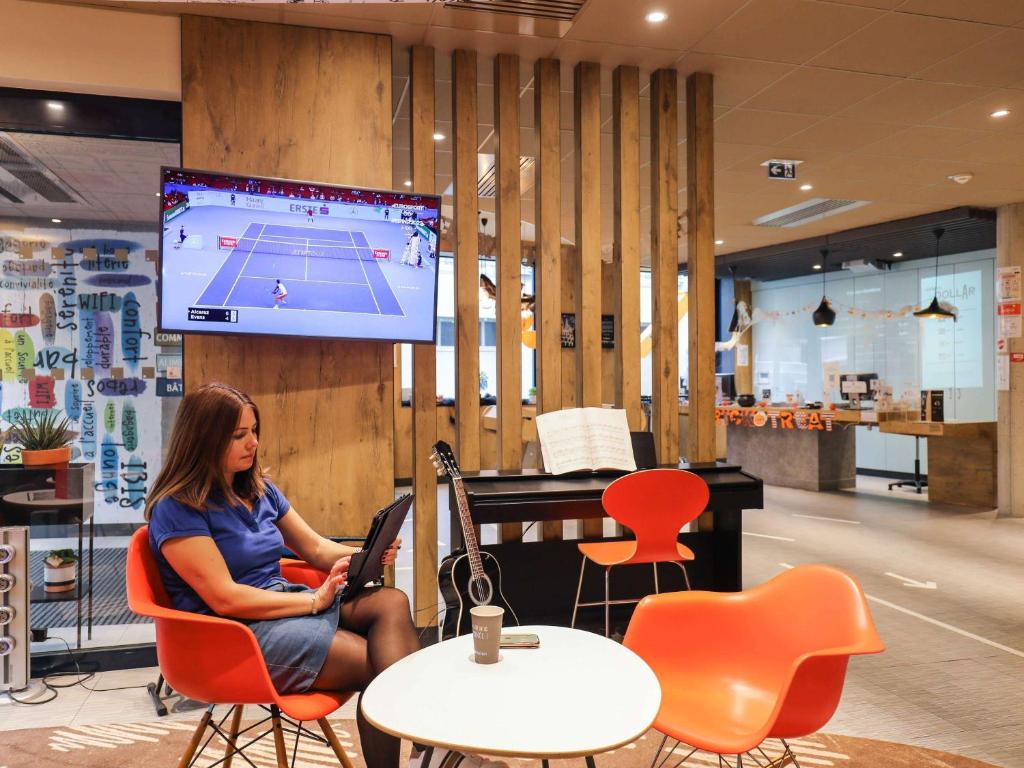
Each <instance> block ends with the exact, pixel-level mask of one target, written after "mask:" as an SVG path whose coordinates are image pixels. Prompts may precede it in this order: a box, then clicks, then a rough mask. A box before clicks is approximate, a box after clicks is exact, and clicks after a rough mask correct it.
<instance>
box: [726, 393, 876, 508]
mask: <svg viewBox="0 0 1024 768" xmlns="http://www.w3.org/2000/svg"><path fill="white" fill-rule="evenodd" d="M860 418H861V415H860V413H859V412H858V411H839V410H837V411H827V410H820V409H805V408H785V407H783V408H779V407H764V408H760V407H754V408H740V407H722V408H717V409H716V410H715V419H716V421H717V422H719V423H724V424H725V429H726V452H727V455H728V460H729V462H730V463H733V464H739V465H740V466H741V467H745V468H747V469H748V470H749V471H750V472H752V473H754V474H755V475H757V476H758V477H760V478H761V479H762V480H764V482H766V483H768V484H769V485H782V486H785V487H787V488H801V489H803V490H806V491H838V490H841V489H843V488H853V487H854V486H855V485H856V484H857V443H856V437H855V431H854V430H853V429H852V427H853V426H854V425H856V424H859V423H860Z"/></svg>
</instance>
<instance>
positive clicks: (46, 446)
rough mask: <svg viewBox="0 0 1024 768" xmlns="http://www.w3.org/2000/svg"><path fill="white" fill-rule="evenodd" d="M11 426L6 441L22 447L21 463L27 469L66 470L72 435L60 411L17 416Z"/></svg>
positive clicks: (19, 414) (68, 424)
mask: <svg viewBox="0 0 1024 768" xmlns="http://www.w3.org/2000/svg"><path fill="white" fill-rule="evenodd" d="M11 424H12V425H13V426H12V427H11V429H10V431H9V432H8V438H9V439H10V440H13V441H14V442H16V443H20V444H21V463H22V464H24V465H25V466H26V467H62V466H63V467H66V466H67V465H68V462H69V461H71V438H72V437H74V435H75V433H74V432H72V431H71V430H70V429H68V427H69V426H70V424H71V423H70V422H69V421H68V420H67V418H65V417H62V416H60V412H59V411H56V410H53V411H45V412H42V413H40V412H39V411H28V412H22V413H18V414H15V416H14V418H12V419H11Z"/></svg>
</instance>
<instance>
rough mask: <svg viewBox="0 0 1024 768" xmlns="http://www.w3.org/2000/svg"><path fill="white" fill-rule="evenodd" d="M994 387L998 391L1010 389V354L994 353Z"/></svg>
mask: <svg viewBox="0 0 1024 768" xmlns="http://www.w3.org/2000/svg"><path fill="white" fill-rule="evenodd" d="M996 389H997V390H998V391H999V392H1009V391H1010V356H1009V355H996Z"/></svg>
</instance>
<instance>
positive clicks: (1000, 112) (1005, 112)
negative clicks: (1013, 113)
mask: <svg viewBox="0 0 1024 768" xmlns="http://www.w3.org/2000/svg"><path fill="white" fill-rule="evenodd" d="M1008 114H1010V110H1008V109H1006V108H1003V109H997V110H996V111H995V112H993V113H992V114H991V115H989V117H1006V116H1007V115H1008Z"/></svg>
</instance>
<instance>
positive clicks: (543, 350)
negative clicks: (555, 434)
mask: <svg viewBox="0 0 1024 768" xmlns="http://www.w3.org/2000/svg"><path fill="white" fill-rule="evenodd" d="M560 72H561V63H560V62H559V61H558V60H557V59H540V60H538V61H537V62H536V64H535V65H534V69H533V92H534V109H533V117H534V130H535V132H536V137H537V164H536V166H535V170H534V179H535V182H534V199H535V204H536V211H535V213H536V226H535V230H534V231H535V237H536V248H535V250H534V269H533V277H534V289H535V295H536V303H535V305H534V318H535V319H534V327H535V328H536V329H537V413H546V412H549V411H557V410H560V409H561V407H562V340H561V323H562V286H561V282H562V274H561V269H562V259H561V253H562V236H561V235H562V229H561V227H562V157H561V140H560V135H559V128H560V125H561V105H560V100H559V95H560V94H559V90H560V82H561V80H560ZM561 538H562V521H561V520H546V521H544V523H543V524H542V526H541V539H542V540H544V541H553V540H556V539H561Z"/></svg>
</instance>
